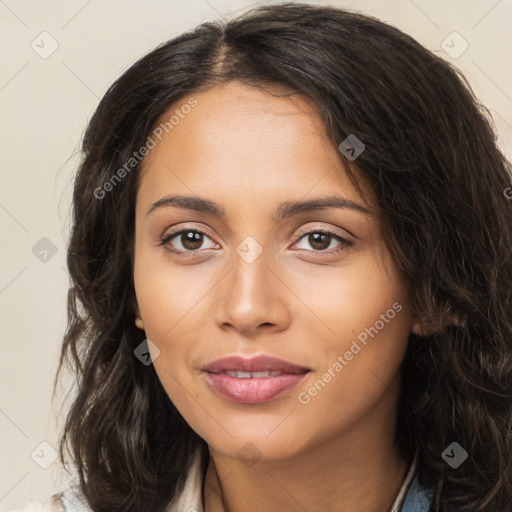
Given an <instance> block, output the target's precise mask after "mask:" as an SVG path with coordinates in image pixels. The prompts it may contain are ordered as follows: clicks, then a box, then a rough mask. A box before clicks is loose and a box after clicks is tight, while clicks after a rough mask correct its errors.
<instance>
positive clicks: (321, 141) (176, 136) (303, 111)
mask: <svg viewBox="0 0 512 512" xmlns="http://www.w3.org/2000/svg"><path fill="white" fill-rule="evenodd" d="M283 95H286V96H283ZM190 98H193V100H194V101H195V105H194V106H193V107H191V108H188V107H187V108H184V106H186V105H189V104H191V102H190ZM171 117H172V123H169V120H170V119H171ZM165 123H168V125H167V129H164V130H162V129H161V130H160V131H161V132H162V134H161V140H158V139H157V140H156V147H155V148H154V149H152V150H151V151H150V152H149V153H148V155H147V156H146V158H145V160H144V162H143V166H142V174H141V179H140V190H139V191H140V193H141V194H143V195H144V196H145V195H149V196H151V197H152V198H154V197H155V195H158V192H160V196H162V195H164V192H166V190H165V189H166V188H175V187H178V188H180V189H182V190H183V192H185V190H186V188H187V187H188V188H189V190H188V191H187V193H190V191H191V190H192V191H193V192H195V193H197V194H199V193H200V192H201V195H210V196H211V195H212V193H215V190H216V191H217V192H218V193H219V198H220V197H226V195H227V194H229V193H232V197H233V196H236V195H244V193H247V196H248V197H263V196H266V197H268V196H269V194H270V195H272V194H275V193H278V192H279V191H283V192H284V191H286V193H287V194H288V195H290V194H291V195H293V196H297V197H302V196H304V195H305V194H307V193H308V190H310V189H312V188H315V190H314V191H313V193H316V195H317V194H318V193H321V192H326V191H332V189H333V188H335V189H337V190H342V189H343V190H344V191H345V195H347V197H351V198H352V199H355V198H356V197H358V195H357V193H356V192H355V191H354V189H353V186H352V184H351V183H350V181H349V179H348V176H347V174H346V171H345V170H344V166H343V162H342V160H341V158H340V154H339V150H338V148H337V147H336V146H335V145H334V144H333V142H332V141H331V140H330V139H329V137H328V135H327V131H326V128H325V125H324V123H323V121H322V119H321V117H320V115H319V113H318V110H317V107H316V106H315V105H314V103H313V102H312V101H311V100H309V99H308V98H306V97H304V96H302V95H299V94H296V93H293V91H291V90H290V89H287V88H285V87H273V88H272V89H271V90H269V91H266V90H262V89H260V88H257V87H251V86H248V85H244V84H240V83H238V82H229V83H227V84H223V85H222V86H217V87H214V88H212V89H210V90H208V91H205V92H200V93H196V94H192V95H191V96H188V97H185V98H182V99H181V100H180V101H178V102H176V103H175V104H174V105H173V106H172V107H171V108H169V109H168V110H167V112H165V113H164V114H163V115H162V116H161V117H160V119H159V121H158V122H157V128H158V127H159V126H160V127H162V126H163V127H165V126H166V125H165ZM157 199H158V198H157Z"/></svg>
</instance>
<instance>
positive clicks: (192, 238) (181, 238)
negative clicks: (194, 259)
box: [160, 229, 215, 253]
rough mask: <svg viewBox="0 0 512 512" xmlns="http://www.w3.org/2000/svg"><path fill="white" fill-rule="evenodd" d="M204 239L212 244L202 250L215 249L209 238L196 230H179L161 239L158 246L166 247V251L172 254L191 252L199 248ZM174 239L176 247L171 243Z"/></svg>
mask: <svg viewBox="0 0 512 512" xmlns="http://www.w3.org/2000/svg"><path fill="white" fill-rule="evenodd" d="M205 237H206V238H208V240H210V241H211V242H212V246H210V247H203V249H212V248H213V247H215V244H214V243H213V241H212V240H211V238H210V237H209V236H208V235H207V234H206V233H204V232H203V231H200V230H198V229H181V230H179V231H175V232H173V233H170V234H168V235H166V236H165V237H164V238H162V241H161V243H160V245H164V246H166V248H167V249H168V250H170V251H173V252H185V253H186V252H193V251H196V250H199V249H200V248H201V246H202V244H203V242H204V238H205ZM175 238H176V239H177V240H176V242H175V244H176V246H177V247H176V246H175V245H174V244H173V243H171V241H172V240H173V239H175Z"/></svg>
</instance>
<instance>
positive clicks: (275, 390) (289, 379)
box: [206, 372, 308, 404]
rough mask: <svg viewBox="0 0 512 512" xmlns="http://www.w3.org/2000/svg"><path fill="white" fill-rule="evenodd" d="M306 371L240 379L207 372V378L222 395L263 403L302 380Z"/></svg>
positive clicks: (243, 402)
mask: <svg viewBox="0 0 512 512" xmlns="http://www.w3.org/2000/svg"><path fill="white" fill-rule="evenodd" d="M307 374H308V372H306V373H283V374H281V375H276V376H275V377H261V378H249V379H238V378H237V377H231V376H230V375H226V374H222V373H210V372H206V380H207V381H208V383H209V384H210V386H211V387H212V388H213V390H214V391H215V392H216V393H217V394H218V395H220V396H221V397H223V398H225V399H227V400H229V401H231V402H237V403H240V404H261V403H264V402H268V401H269V400H272V399H273V398H276V397H278V396H279V395H281V394H283V393H284V392H286V391H288V390H289V389H291V388H293V387H295V386H296V385H297V384H299V382H301V381H302V380H303V379H304V377H305V376H306V375H307Z"/></svg>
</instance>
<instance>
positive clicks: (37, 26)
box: [0, 0, 512, 511]
mask: <svg viewBox="0 0 512 512" xmlns="http://www.w3.org/2000/svg"><path fill="white" fill-rule="evenodd" d="M265 3H267V4H270V3H278V2H261V1H245V0H243V1H230V0H189V1H179V0H167V1H163V0H160V1H157V0H152V1H148V2H142V1H141V0H125V1H124V2H122V1H120V0H115V1H103V2H100V1H99V0H89V1H87V0H73V1H66V2H64V1H63V0H61V1H45V2H36V1H25V2H23V1H17V0H0V43H1V48H2V50H1V51H2V60H1V66H0V115H1V117H0V144H1V146H0V148H1V151H0V158H1V171H0V240H1V251H0V254H1V260H0V261H1V265H0V328H1V342H0V343H1V351H2V354H3V356H2V357H1V358H0V386H1V387H0V433H1V437H0V450H1V452H0V460H1V468H0V511H6V510H10V509H12V508H15V507H18V506H21V505H23V504H24V503H26V502H27V501H28V500H29V499H36V500H44V499H46V498H47V497H48V496H49V495H51V494H52V493H53V492H57V491H58V490H60V489H61V488H63V486H65V484H66V480H65V477H64V473H63V471H62V468H61V467H60V466H59V462H58V461H56V462H54V463H53V464H52V461H53V457H52V453H53V452H52V447H53V448H55V449H56V448H57V439H58V432H59V429H60V427H61V425H62V422H63V419H64V412H61V413H60V414H59V407H60V405H61V403H62V399H63V397H64V394H65V392H67V389H68V386H70V385H72V382H73V377H72V376H71V377H69V378H68V380H64V381H63V382H62V385H61V386H59V388H58V391H59V392H58V394H57V397H56V399H55V401H54V402H53V404H52V402H51V394H52V385H53V378H54V374H55V371H56V367H57V362H58V355H59V350H60V344H61V341H62V336H63V334H64V330H65V326H66V296H67V290H68V285H69V281H68V274H67V270H66V258H65V252H66V244H67V239H68V234H69V221H70V216H69V207H70V201H69V197H70V190H71V184H72V179H73V174H74V171H75V168H76V164H77V161H78V159H77V148H78V145H79V142H80V139H81V136H82V133H83V130H84V128H85V125H86V123H87V121H88V119H89V117H90V116H91V114H92V113H93V111H94V109H95V107H96V105H97V104H98V101H99V99H100V98H101V96H102V95H103V94H104V93H105V91H106V89H107V88H108V86H109V85H110V84H111V83H112V82H113V80H114V79H115V78H117V77H118V76H119V75H120V74H121V73H122V72H123V71H124V70H125V69H127V68H128V67H129V66H130V65H131V64H132V63H133V62H134V61H135V60H136V59H137V58H138V57H140V56H142V55H143V54H144V53H146V52H148V51H149V50H151V49H152V48H153V47H154V46H156V45H157V44H159V43H161V42H163V41H165V40H167V39H170V38H171V37H173V36H175V35H177V34H178V33H180V32H182V31H184V30H186V29H190V28H193V27H194V26H196V25H197V24H199V23H201V22H204V21H208V20H211V19H214V18H220V17H225V18H228V19H230V18H232V17H234V16H235V15H236V14H239V13H241V12H243V11H245V10H246V9H247V8H249V7H254V6H257V5H262V4H265ZM310 3H315V4H323V5H333V6H338V7H346V8H350V9H355V10H359V11H361V12H363V13H366V14H370V15H373V16H376V17H377V18H380V19H381V20H382V21H385V22H387V23H390V24H392V25H394V26H396V27H398V28H400V29H402V30H403V31H404V32H406V33H408V34H410V35H411V36H413V37H414V38H415V39H417V40H418V41H419V42H420V43H421V44H423V45H424V46H425V47H427V48H428V49H429V50H431V51H433V52H434V53H436V54H438V55H441V56H442V57H443V58H445V59H446V60H448V61H450V62H452V63H454V64H455V65H456V66H457V67H459V68H460V69H461V70H462V71H463V73H464V74H465V76H466V77H467V79H468V80H469V82H470V84H471V86H472V88H473V90H474V91H475V93H476V95H477V96H478V98H479V99H480V101H481V102H482V103H484V104H485V105H486V106H487V107H488V108H489V109H490V110H491V112H492V115H493V119H494V122H495V125H496V134H497V137H498V144H499V145H500V147H501V148H502V150H503V151H504V152H505V154H506V155H507V157H508V158H509V159H510V158H511V156H512V76H511V74H512V66H511V49H512V1H511V0H471V1H468V0H457V1H447V0H424V1H421V0H414V1H413V0H385V1H380V2H379V1H375V0H373V1H371V0H362V1H359V2H358V1H348V0H347V1H345V0H338V1H330V2H310ZM454 31H456V32H458V33H459V34H460V36H462V38H463V39H464V40H465V41H467V43H468V45H469V46H468V48H467V50H466V51H465V52H464V53H462V54H461V55H460V56H458V57H456V58H454V57H453V56H450V55H449V54H447V53H446V52H445V51H444V50H443V47H442V46H441V45H442V42H443V41H444V40H445V39H446V38H447V37H448V36H449V35H450V34H452V32H454ZM42 32H47V33H48V34H49V36H48V35H40V34H41V33H42ZM451 37H452V38H453V36H451ZM455 37H456V38H457V37H458V36H455ZM53 40H55V41H56V43H54V42H53ZM41 41H43V42H41ZM448 41H450V39H448ZM52 44H54V45H55V44H58V48H57V49H56V51H54V53H52V54H51V55H49V56H46V57H47V58H43V57H42V56H41V54H43V55H44V52H48V51H50V50H51V48H52V47H51V45H52ZM453 44H454V48H455V50H458V49H459V50H460V49H461V46H460V44H463V42H462V40H461V39H460V38H459V39H455V42H454V43H453ZM458 45H459V46H458ZM41 239H43V240H41ZM34 247H35V248H34ZM44 251H47V252H44ZM55 251H56V252H55ZM54 252H55V254H53V253H54ZM41 443H43V444H41ZM48 465H49V466H48ZM44 466H48V468H47V469H45V468H44Z"/></svg>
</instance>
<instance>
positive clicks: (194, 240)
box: [181, 231, 203, 251]
mask: <svg viewBox="0 0 512 512" xmlns="http://www.w3.org/2000/svg"><path fill="white" fill-rule="evenodd" d="M184 237H185V238H184ZM202 237H203V235H202V234H201V233H196V232H194V231H187V232H186V233H183V234H182V235H181V243H182V244H183V247H185V248H186V249H190V250H191V251H193V250H194V249H198V248H199V247H201V244H202V243H203V240H202Z"/></svg>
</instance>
